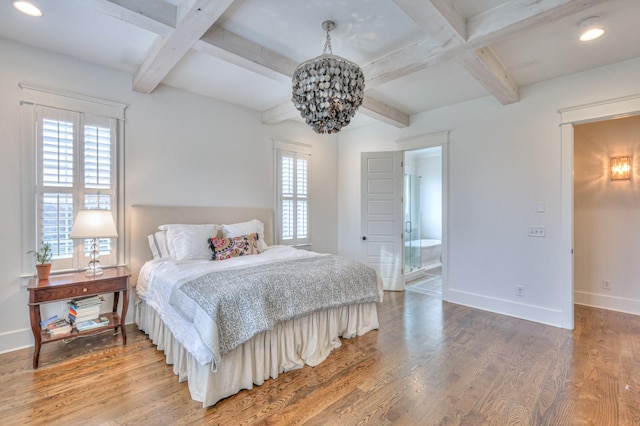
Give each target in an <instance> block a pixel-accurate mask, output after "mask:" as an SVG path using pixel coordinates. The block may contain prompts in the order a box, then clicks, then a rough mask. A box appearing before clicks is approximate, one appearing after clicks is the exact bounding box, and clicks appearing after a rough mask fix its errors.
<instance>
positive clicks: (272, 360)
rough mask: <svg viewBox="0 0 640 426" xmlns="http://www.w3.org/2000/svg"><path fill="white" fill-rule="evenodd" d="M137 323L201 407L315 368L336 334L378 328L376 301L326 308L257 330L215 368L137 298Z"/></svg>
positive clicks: (336, 341) (332, 346)
mask: <svg viewBox="0 0 640 426" xmlns="http://www.w3.org/2000/svg"><path fill="white" fill-rule="evenodd" d="M136 322H137V324H138V327H139V328H140V329H141V330H142V331H144V332H145V333H146V334H148V335H149V337H150V338H151V340H152V342H153V343H154V344H155V345H157V348H158V350H162V351H164V354H165V357H166V362H167V364H170V365H173V372H174V373H175V374H176V375H177V376H178V378H179V381H180V382H183V381H185V380H186V381H187V384H188V386H189V391H190V393H191V398H193V399H194V400H196V401H200V402H202V406H203V407H208V406H211V405H214V404H215V403H216V402H218V401H220V400H221V399H223V398H226V397H228V396H231V395H234V394H236V393H238V392H239V391H241V390H242V389H252V388H253V385H257V386H260V385H262V384H263V383H264V381H265V380H267V379H269V378H270V377H271V378H273V379H276V378H277V377H278V374H280V373H283V372H286V371H290V370H295V369H300V368H302V367H303V366H304V365H305V364H307V365H310V366H316V365H318V364H320V363H321V362H322V361H324V360H325V359H326V358H327V356H329V353H330V352H331V351H332V350H333V349H335V348H338V347H340V345H341V342H340V337H343V338H345V339H349V338H351V337H354V336H361V335H363V334H365V333H367V332H368V331H371V330H374V329H377V328H378V311H377V304H376V303H364V304H359V305H351V306H345V307H341V308H331V309H328V310H323V311H319V312H315V313H313V314H310V315H307V316H304V317H301V318H296V319H293V320H289V321H285V322H282V323H279V324H277V325H276V327H275V328H274V329H273V330H269V331H265V332H262V333H260V334H258V335H256V336H254V337H253V338H252V339H251V340H249V341H248V342H245V343H244V344H242V345H241V346H239V347H237V348H236V349H234V350H233V351H231V352H230V353H228V354H227V355H225V356H224V357H223V358H222V361H221V362H220V363H219V364H220V365H219V366H218V371H217V372H215V373H214V372H212V371H211V365H210V363H209V364H205V365H202V364H200V363H198V362H197V361H196V360H195V358H194V357H192V356H191V355H190V354H189V353H188V352H187V350H186V349H185V348H184V347H183V346H182V345H181V344H180V343H179V342H178V341H177V340H176V339H175V338H174V337H173V335H172V333H171V331H170V330H169V328H168V327H166V326H165V325H164V323H163V322H162V320H161V318H160V316H159V315H158V314H157V313H156V311H155V310H154V309H153V308H151V307H149V306H148V305H146V304H145V303H144V301H140V302H139V303H138V304H137V305H136Z"/></svg>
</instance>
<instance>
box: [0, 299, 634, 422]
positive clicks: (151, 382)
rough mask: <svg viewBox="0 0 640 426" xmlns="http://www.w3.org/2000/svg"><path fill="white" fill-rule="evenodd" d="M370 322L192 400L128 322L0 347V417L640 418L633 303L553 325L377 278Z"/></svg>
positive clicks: (579, 311)
mask: <svg viewBox="0 0 640 426" xmlns="http://www.w3.org/2000/svg"><path fill="white" fill-rule="evenodd" d="M379 314H380V320H381V328H380V330H378V331H373V332H371V333H368V334H366V335H365V336H362V337H359V338H355V339H351V340H344V341H343V346H342V347H341V348H339V349H337V350H336V351H334V352H333V353H332V354H331V355H330V357H329V359H328V360H327V361H325V362H324V363H323V364H321V365H319V366H318V367H315V368H310V367H305V368H303V369H302V370H297V371H293V372H289V373H286V374H283V375H281V376H280V377H279V378H278V379H277V380H270V381H268V382H266V383H265V384H264V385H263V386H260V387H256V388H254V389H253V390H250V391H242V392H240V393H239V394H237V395H235V396H232V397H230V398H227V399H225V400H223V401H221V402H219V403H218V404H217V405H215V406H214V407H210V408H208V409H203V408H202V407H201V404H199V403H198V402H195V401H193V400H192V399H191V397H190V395H189V391H188V388H187V384H186V383H178V378H177V377H176V376H175V375H174V374H173V372H172V369H171V366H168V365H166V364H165V362H164V356H163V355H162V353H161V352H158V351H157V350H156V348H155V346H154V345H153V344H152V343H151V342H150V341H149V340H148V339H147V338H146V336H145V335H144V334H142V333H141V332H139V331H138V330H137V328H135V326H129V327H128V328H127V345H126V347H123V346H121V345H120V339H119V337H117V336H116V337H114V336H112V335H111V334H103V335H100V336H93V337H90V338H83V339H78V340H76V341H73V342H70V343H68V344H66V345H64V344H62V343H60V344H50V345H46V346H44V347H43V348H42V354H41V357H40V365H41V367H40V368H39V369H37V370H33V369H32V368H31V356H32V349H24V350H19V351H15V352H11V353H7V354H3V355H0V419H2V420H1V422H2V424H3V425H7V424H11V425H13V424H64V425H76V424H83V425H94V424H113V425H116V424H117V425H120V424H154V425H165V424H225V425H228V424H254V423H260V424H310V425H325V424H332V425H333V424H341V425H342V424H344V425H352V424H376V425H384V424H407V425H409V424H412V425H413V424H424V425H429V424H443V425H454V424H464V425H479V424H490V425H551V424H553V425H583V424H584V425H637V424H640V317H638V316H634V315H627V314H621V313H617V312H612V311H605V310H600V309H593V308H587V307H582V306H576V329H575V330H574V331H567V330H562V329H558V328H554V327H549V326H544V325H541V324H536V323H532V322H528V321H523V320H518V319H514V318H510V317H506V316H501V315H496V314H492V313H488V312H483V311H478V310H474V309H471V308H467V307H464V306H459V305H454V304H449V303H446V302H441V301H440V300H438V299H437V298H435V297H431V296H428V295H424V294H420V293H412V292H406V293H394V292H391V293H389V292H387V293H386V294H385V301H384V303H383V304H382V305H381V306H380V308H379Z"/></svg>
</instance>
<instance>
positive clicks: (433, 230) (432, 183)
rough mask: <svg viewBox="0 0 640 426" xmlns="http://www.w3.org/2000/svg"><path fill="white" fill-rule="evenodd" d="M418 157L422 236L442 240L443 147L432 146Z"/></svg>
mask: <svg viewBox="0 0 640 426" xmlns="http://www.w3.org/2000/svg"><path fill="white" fill-rule="evenodd" d="M429 151H430V152H434V153H437V154H438V155H428V156H426V157H419V158H418V167H417V170H418V175H420V176H422V185H421V187H420V190H421V196H422V238H428V239H436V240H442V154H441V153H442V148H441V147H435V148H430V149H429Z"/></svg>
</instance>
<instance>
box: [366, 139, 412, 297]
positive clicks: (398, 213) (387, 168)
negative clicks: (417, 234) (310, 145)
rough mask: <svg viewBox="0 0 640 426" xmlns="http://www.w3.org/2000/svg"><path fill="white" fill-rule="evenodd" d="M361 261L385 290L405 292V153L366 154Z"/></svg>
mask: <svg viewBox="0 0 640 426" xmlns="http://www.w3.org/2000/svg"><path fill="white" fill-rule="evenodd" d="M361 171H362V209H361V211H362V222H361V223H362V235H361V239H362V240H361V245H362V258H363V259H366V261H367V263H368V264H369V265H370V266H372V267H373V268H374V269H376V271H378V273H379V274H380V277H381V278H382V282H383V285H384V289H385V290H404V280H403V277H402V265H403V262H402V259H403V257H402V256H403V255H402V179H403V169H402V152H401V151H393V152H363V153H362V159H361Z"/></svg>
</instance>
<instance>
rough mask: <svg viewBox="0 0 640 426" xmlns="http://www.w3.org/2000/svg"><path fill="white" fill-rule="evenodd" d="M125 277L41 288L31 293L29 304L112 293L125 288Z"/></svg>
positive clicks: (126, 281)
mask: <svg viewBox="0 0 640 426" xmlns="http://www.w3.org/2000/svg"><path fill="white" fill-rule="evenodd" d="M127 283H128V279H127V277H123V278H117V279H113V280H105V281H94V282H87V283H81V284H73V285H64V286H55V287H43V288H39V289H37V290H35V291H33V295H32V300H31V303H43V302H50V301H52V300H61V299H73V298H76V297H84V296H92V295H95V294H102V293H113V292H116V291H122V290H125V289H126V288H127Z"/></svg>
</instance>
